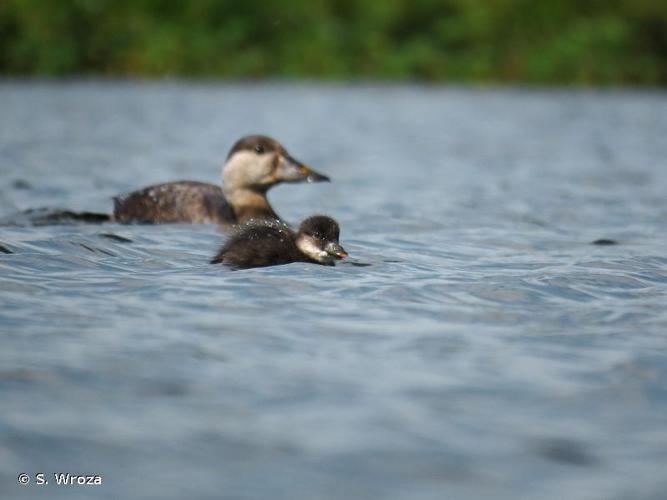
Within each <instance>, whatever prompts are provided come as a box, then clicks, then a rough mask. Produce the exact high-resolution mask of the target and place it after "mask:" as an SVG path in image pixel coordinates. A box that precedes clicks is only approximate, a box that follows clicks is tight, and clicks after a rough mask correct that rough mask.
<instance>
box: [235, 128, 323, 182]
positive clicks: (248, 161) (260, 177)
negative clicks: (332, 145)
mask: <svg viewBox="0 0 667 500" xmlns="http://www.w3.org/2000/svg"><path fill="white" fill-rule="evenodd" d="M326 181H329V177H327V176H326V175H323V174H321V173H319V172H317V171H315V170H313V169H312V168H310V167H309V166H307V165H304V164H303V163H301V162H300V161H298V160H297V159H295V158H294V157H293V156H291V155H290V154H289V153H288V152H287V150H286V149H285V148H284V147H283V146H282V144H280V143H279V142H278V141H276V140H275V139H271V138H270V137H267V136H264V135H249V136H246V137H242V138H241V139H239V140H238V141H236V144H234V146H232V149H231V150H230V151H229V155H227V161H226V162H225V165H224V166H223V168H222V185H223V190H224V191H225V195H228V194H230V193H231V192H233V191H234V190H237V189H245V190H252V191H255V192H261V193H265V192H266V191H267V190H268V189H269V188H270V187H271V186H275V185H276V184H280V183H281V182H326Z"/></svg>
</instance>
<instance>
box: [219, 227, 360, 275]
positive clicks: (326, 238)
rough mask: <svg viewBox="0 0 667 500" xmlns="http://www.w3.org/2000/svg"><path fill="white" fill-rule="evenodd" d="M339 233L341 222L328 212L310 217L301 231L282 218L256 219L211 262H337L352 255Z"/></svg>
mask: <svg viewBox="0 0 667 500" xmlns="http://www.w3.org/2000/svg"><path fill="white" fill-rule="evenodd" d="M339 235H340V228H339V226H338V223H337V222H336V221H335V220H333V219H332V218H331V217H327V216H325V215H314V216H312V217H308V218H307V219H305V220H304V221H303V222H301V224H300V225H299V229H298V230H297V231H293V230H292V229H290V228H289V227H288V226H287V225H285V224H283V223H281V222H279V221H252V222H250V223H248V224H245V225H243V226H240V227H239V228H238V229H237V230H236V232H234V233H233V234H232V235H231V236H230V238H229V239H228V240H227V241H226V242H225V244H224V245H223V246H222V248H220V250H219V251H218V254H217V255H216V256H215V257H214V258H213V260H211V264H226V265H228V266H230V267H233V268H237V269H247V268H252V267H266V266H275V265H280V264H289V263H291V262H311V263H314V264H321V265H325V266H333V265H335V262H336V260H339V259H343V258H345V257H347V255H348V254H347V252H346V251H345V249H344V248H343V247H342V246H341V245H340V243H339V242H338V239H339Z"/></svg>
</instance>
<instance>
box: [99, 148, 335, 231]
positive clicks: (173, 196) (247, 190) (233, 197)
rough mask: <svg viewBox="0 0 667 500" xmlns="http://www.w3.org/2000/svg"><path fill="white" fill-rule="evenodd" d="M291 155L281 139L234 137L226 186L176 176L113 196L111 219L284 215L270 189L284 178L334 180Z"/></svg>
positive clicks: (229, 222) (227, 221)
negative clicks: (276, 207) (279, 212)
mask: <svg viewBox="0 0 667 500" xmlns="http://www.w3.org/2000/svg"><path fill="white" fill-rule="evenodd" d="M329 181H330V179H329V177H328V176H326V175H324V174H321V173H319V172H317V171H315V170H314V169H312V168H311V167H309V166H307V165H305V164H304V163H302V162H300V161H299V160H296V159H295V158H294V157H293V156H291V155H290V154H289V153H288V152H287V150H286V149H285V147H284V146H283V145H282V144H280V143H279V142H278V141H277V140H275V139H272V138H271V137H268V136H265V135H248V136H245V137H241V138H240V139H239V140H237V141H236V143H234V145H233V146H232V148H231V149H230V151H229V154H228V155H227V159H226V160H225V163H224V165H223V167H222V186H218V185H215V184H209V183H205V182H196V181H175V182H167V183H163V184H156V185H153V186H148V187H145V188H143V189H139V190H136V191H132V192H129V193H126V194H122V195H119V196H116V197H114V198H113V202H114V211H113V215H112V216H111V217H110V220H111V221H113V222H118V223H122V224H133V223H134V224H160V223H202V224H218V225H219V226H222V227H230V226H234V225H237V224H243V223H245V222H247V221H249V220H251V219H254V220H277V221H280V220H281V219H280V217H279V216H278V215H277V214H276V212H275V210H274V209H273V208H272V207H271V205H270V204H269V201H268V199H267V197H266V194H267V191H268V190H269V189H271V188H272V187H273V186H275V185H277V184H281V183H297V182H309V183H310V182H329Z"/></svg>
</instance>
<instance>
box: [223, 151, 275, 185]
mask: <svg viewBox="0 0 667 500" xmlns="http://www.w3.org/2000/svg"><path fill="white" fill-rule="evenodd" d="M272 171H273V161H272V155H270V154H263V155H258V154H256V153H253V152H252V151H237V152H236V153H234V154H233V155H232V157H231V158H229V160H227V163H226V164H225V165H224V166H223V168H222V182H223V187H224V186H225V185H227V186H228V187H234V188H241V187H244V186H254V185H257V184H258V183H261V181H262V180H264V179H265V178H266V177H267V176H269V175H270V174H271V172H272Z"/></svg>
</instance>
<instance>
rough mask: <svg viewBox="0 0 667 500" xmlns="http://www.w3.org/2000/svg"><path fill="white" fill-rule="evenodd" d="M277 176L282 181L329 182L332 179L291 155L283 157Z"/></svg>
mask: <svg viewBox="0 0 667 500" xmlns="http://www.w3.org/2000/svg"><path fill="white" fill-rule="evenodd" d="M281 160H282V161H281V162H280V165H279V166H278V171H277V177H278V180H279V181H282V182H329V181H330V179H329V178H328V177H327V176H326V175H324V174H321V173H319V172H317V171H316V170H313V169H312V168H310V167H309V166H308V165H304V164H303V163H301V162H300V161H299V160H296V159H294V158H292V157H291V156H285V157H283V158H281Z"/></svg>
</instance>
